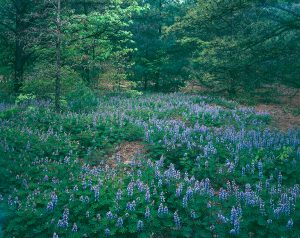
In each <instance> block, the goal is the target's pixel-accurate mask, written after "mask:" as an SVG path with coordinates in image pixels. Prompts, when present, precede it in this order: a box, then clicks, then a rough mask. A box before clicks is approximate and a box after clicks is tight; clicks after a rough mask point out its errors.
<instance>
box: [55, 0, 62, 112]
mask: <svg viewBox="0 0 300 238" xmlns="http://www.w3.org/2000/svg"><path fill="white" fill-rule="evenodd" d="M60 14H61V0H57V12H56V78H55V110H56V111H59V110H60V96H61V16H60Z"/></svg>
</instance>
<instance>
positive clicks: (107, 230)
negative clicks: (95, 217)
mask: <svg viewBox="0 0 300 238" xmlns="http://www.w3.org/2000/svg"><path fill="white" fill-rule="evenodd" d="M104 234H105V236H110V229H108V228H106V229H105V231H104Z"/></svg>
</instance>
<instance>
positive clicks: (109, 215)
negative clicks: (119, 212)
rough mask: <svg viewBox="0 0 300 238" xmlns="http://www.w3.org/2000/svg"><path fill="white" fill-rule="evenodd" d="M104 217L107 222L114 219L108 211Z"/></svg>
mask: <svg viewBox="0 0 300 238" xmlns="http://www.w3.org/2000/svg"><path fill="white" fill-rule="evenodd" d="M106 217H107V219H108V220H112V219H113V218H114V215H113V214H112V212H111V211H108V212H107V213H106Z"/></svg>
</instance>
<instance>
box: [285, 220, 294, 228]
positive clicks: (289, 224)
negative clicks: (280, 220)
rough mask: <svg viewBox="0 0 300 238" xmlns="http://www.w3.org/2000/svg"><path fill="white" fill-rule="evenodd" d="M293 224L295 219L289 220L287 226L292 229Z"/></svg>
mask: <svg viewBox="0 0 300 238" xmlns="http://www.w3.org/2000/svg"><path fill="white" fill-rule="evenodd" d="M293 226H294V221H293V219H290V220H288V223H287V225H286V227H287V228H288V229H292V228H293Z"/></svg>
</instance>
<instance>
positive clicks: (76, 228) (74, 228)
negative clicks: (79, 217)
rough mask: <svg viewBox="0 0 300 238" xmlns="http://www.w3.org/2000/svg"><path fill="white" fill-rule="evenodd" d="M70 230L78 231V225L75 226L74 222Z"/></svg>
mask: <svg viewBox="0 0 300 238" xmlns="http://www.w3.org/2000/svg"><path fill="white" fill-rule="evenodd" d="M72 231H73V232H77V231H78V227H77V225H76V223H74V224H73V227H72Z"/></svg>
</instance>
